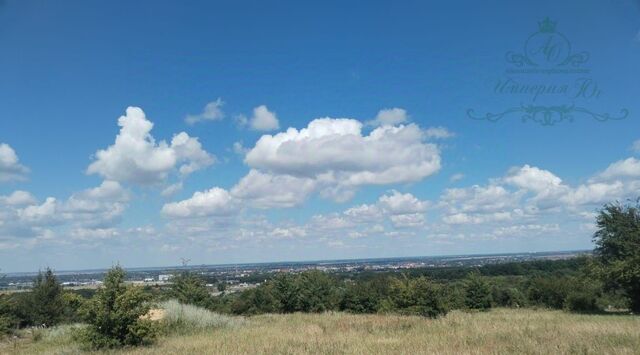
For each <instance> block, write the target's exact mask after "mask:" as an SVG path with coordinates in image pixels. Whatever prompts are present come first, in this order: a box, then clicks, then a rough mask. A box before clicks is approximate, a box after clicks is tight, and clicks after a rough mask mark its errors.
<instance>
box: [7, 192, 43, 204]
mask: <svg viewBox="0 0 640 355" xmlns="http://www.w3.org/2000/svg"><path fill="white" fill-rule="evenodd" d="M36 201H37V200H36V198H35V197H34V196H33V195H32V194H31V193H30V192H28V191H22V190H17V191H14V192H13V193H12V194H11V195H9V196H0V204H6V205H10V206H25V205H33V204H35V203H36Z"/></svg>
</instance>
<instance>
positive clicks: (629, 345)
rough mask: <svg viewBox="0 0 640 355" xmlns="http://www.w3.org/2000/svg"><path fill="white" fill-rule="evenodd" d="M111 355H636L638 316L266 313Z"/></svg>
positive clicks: (36, 347)
mask: <svg viewBox="0 0 640 355" xmlns="http://www.w3.org/2000/svg"><path fill="white" fill-rule="evenodd" d="M5 350H6V349H5ZM13 350H15V351H16V352H18V353H22V354H30V353H38V354H60V353H77V352H78V351H79V350H78V347H77V345H74V344H60V343H59V342H53V343H51V344H47V341H46V340H45V341H41V342H38V343H33V344H26V343H25V344H21V345H20V346H19V347H18V348H17V349H13ZM0 351H2V348H0ZM115 353H127V354H640V317H637V316H615V315H608V316H602V315H575V314H568V313H564V312H560V311H543V310H508V309H497V310H493V311H491V312H487V313H473V314H470V313H463V312H459V311H456V312H452V313H450V314H449V315H447V316H446V317H444V318H441V319H437V320H430V319H424V318H419V317H403V316H392V315H350V314H344V313H327V314H291V315H264V316H257V317H253V318H250V319H249V321H247V322H245V323H244V325H243V326H241V327H234V328H222V329H216V330H211V331H202V332H200V333H196V334H192V335H186V336H170V337H166V338H162V339H160V340H159V341H158V342H157V344H156V345H154V346H151V347H146V348H136V349H125V350H119V351H116V352H115Z"/></svg>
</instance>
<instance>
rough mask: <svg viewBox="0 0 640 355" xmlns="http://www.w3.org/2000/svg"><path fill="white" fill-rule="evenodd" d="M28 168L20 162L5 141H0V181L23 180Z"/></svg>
mask: <svg viewBox="0 0 640 355" xmlns="http://www.w3.org/2000/svg"><path fill="white" fill-rule="evenodd" d="M28 172H29V169H28V168H27V167H25V166H24V165H22V164H20V160H19V159H18V155H17V154H16V152H15V151H14V150H13V148H11V146H10V145H8V144H6V143H0V182H4V181H15V180H24V179H25V175H26V174H27V173H28Z"/></svg>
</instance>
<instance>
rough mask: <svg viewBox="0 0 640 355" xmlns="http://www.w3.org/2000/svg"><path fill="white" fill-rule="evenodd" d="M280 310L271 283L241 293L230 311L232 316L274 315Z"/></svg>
mask: <svg viewBox="0 0 640 355" xmlns="http://www.w3.org/2000/svg"><path fill="white" fill-rule="evenodd" d="M280 309H281V305H280V302H279V301H278V299H277V298H276V295H275V292H274V286H273V284H272V283H266V284H264V285H262V286H260V287H257V288H255V289H251V290H246V291H244V292H242V293H241V294H240V295H239V296H238V297H236V298H235V299H234V300H233V303H232V304H231V311H232V313H234V314H261V313H276V312H278V311H279V310H280Z"/></svg>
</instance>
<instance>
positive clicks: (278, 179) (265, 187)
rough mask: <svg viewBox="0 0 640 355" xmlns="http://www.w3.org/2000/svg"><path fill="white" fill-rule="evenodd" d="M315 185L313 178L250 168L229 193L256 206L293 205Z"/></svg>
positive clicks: (301, 200)
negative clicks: (264, 171)
mask: <svg viewBox="0 0 640 355" xmlns="http://www.w3.org/2000/svg"><path fill="white" fill-rule="evenodd" d="M315 187H316V182H315V180H313V179H310V178H305V177H295V176H291V175H272V174H268V173H262V172H260V171H258V170H255V169H252V170H251V171H249V174H247V175H246V176H245V177H243V178H242V179H241V180H240V181H239V182H238V184H236V185H235V186H234V187H233V188H232V189H231V194H232V195H233V196H234V197H235V198H237V199H240V200H244V201H246V202H247V203H248V204H249V205H251V206H253V207H257V208H272V207H293V206H297V205H299V204H301V203H302V202H303V201H304V200H305V199H306V198H307V196H308V195H309V194H310V193H311V192H313V190H314V189H315Z"/></svg>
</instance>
